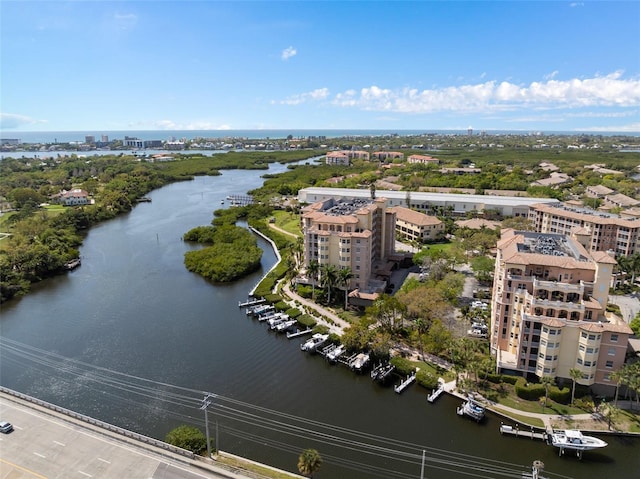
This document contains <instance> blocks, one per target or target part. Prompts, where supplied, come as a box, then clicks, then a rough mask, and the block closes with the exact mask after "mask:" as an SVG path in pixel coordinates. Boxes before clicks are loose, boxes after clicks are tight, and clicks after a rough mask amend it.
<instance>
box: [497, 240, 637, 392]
mask: <svg viewBox="0 0 640 479" xmlns="http://www.w3.org/2000/svg"><path fill="white" fill-rule="evenodd" d="M615 264H616V261H615V259H613V258H612V257H611V256H610V255H609V254H607V253H605V252H602V251H596V252H593V253H589V252H587V250H586V249H585V248H584V247H583V246H582V245H581V244H580V243H579V242H577V241H576V240H575V239H573V238H571V237H569V236H566V235H560V234H541V233H535V232H524V231H515V230H512V229H507V230H504V231H503V232H502V237H501V239H500V241H499V242H498V245H497V257H496V267H495V276H494V284H493V299H492V310H491V352H492V354H494V355H495V357H496V362H497V368H498V370H500V371H505V370H508V371H516V372H519V373H521V374H523V375H525V376H528V375H535V376H538V377H542V376H551V377H554V378H555V377H557V378H564V379H570V374H569V370H570V369H574V368H575V369H579V370H580V371H581V372H582V378H581V379H579V380H578V381H577V382H578V383H579V384H583V385H588V386H598V387H601V388H605V387H608V386H613V385H615V383H614V382H613V381H612V380H611V373H612V372H614V371H617V370H618V369H619V368H620V367H621V366H622V365H623V364H624V361H625V354H626V350H627V343H628V339H629V336H630V335H631V334H632V331H631V329H630V328H629V326H628V325H627V324H626V323H624V321H622V320H620V319H619V318H617V317H615V316H613V315H611V314H608V313H605V308H606V305H607V299H608V292H609V284H610V281H611V275H612V272H613V267H614V266H615Z"/></svg>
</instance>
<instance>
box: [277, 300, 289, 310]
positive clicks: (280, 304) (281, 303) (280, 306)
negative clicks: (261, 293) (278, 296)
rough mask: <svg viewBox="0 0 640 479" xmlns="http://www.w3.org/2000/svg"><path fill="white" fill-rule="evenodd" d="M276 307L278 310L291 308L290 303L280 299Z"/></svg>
mask: <svg viewBox="0 0 640 479" xmlns="http://www.w3.org/2000/svg"><path fill="white" fill-rule="evenodd" d="M275 308H276V310H278V311H286V310H287V309H289V305H288V304H287V303H285V302H284V301H278V302H277V303H276V304H275Z"/></svg>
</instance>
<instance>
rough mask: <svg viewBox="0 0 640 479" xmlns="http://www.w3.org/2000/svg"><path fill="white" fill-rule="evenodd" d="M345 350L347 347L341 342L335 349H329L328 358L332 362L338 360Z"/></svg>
mask: <svg viewBox="0 0 640 479" xmlns="http://www.w3.org/2000/svg"><path fill="white" fill-rule="evenodd" d="M345 350H346V349H345V347H344V346H343V345H342V344H340V345H339V346H336V347H335V348H334V349H332V350H331V351H329V353H327V360H328V361H330V362H335V361H337V360H338V358H339V357H340V356H342V354H344V352H345Z"/></svg>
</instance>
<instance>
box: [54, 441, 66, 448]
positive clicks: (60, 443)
mask: <svg viewBox="0 0 640 479" xmlns="http://www.w3.org/2000/svg"><path fill="white" fill-rule="evenodd" d="M53 442H54V443H55V444H57V445H58V446H62V447H66V444H64V443H62V442H58V441H53Z"/></svg>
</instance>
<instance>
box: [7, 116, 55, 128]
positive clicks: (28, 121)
mask: <svg viewBox="0 0 640 479" xmlns="http://www.w3.org/2000/svg"><path fill="white" fill-rule="evenodd" d="M38 123H47V121H46V120H36V119H34V118H31V117H28V116H25V115H16V114H15V113H0V128H1V129H7V130H12V129H14V128H21V127H24V126H28V125H35V124H38Z"/></svg>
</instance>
